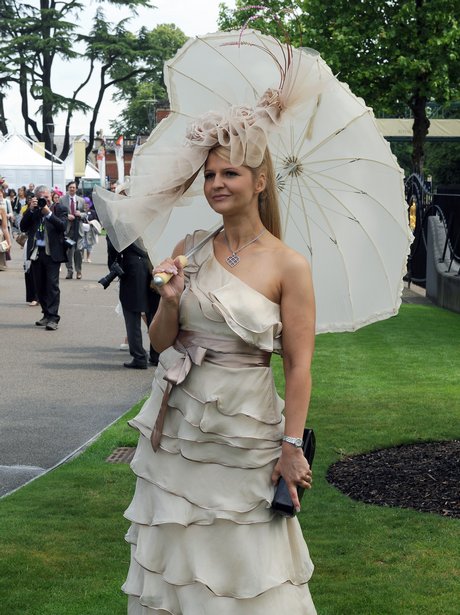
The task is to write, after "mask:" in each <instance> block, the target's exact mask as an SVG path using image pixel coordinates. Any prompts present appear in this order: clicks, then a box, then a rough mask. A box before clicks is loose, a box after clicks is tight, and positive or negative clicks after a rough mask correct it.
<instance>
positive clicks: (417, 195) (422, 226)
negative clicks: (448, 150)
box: [405, 173, 460, 286]
mask: <svg viewBox="0 0 460 615" xmlns="http://www.w3.org/2000/svg"><path fill="white" fill-rule="evenodd" d="M405 192H406V202H407V205H408V217H409V223H410V225H411V228H412V231H413V233H414V241H413V243H412V246H411V252H410V255H409V258H408V262H407V275H406V279H407V281H408V283H409V285H410V283H411V282H414V283H415V284H420V285H422V286H424V285H425V283H426V253H427V220H428V217H429V216H433V215H436V216H437V217H438V219H439V220H440V222H441V223H442V225H443V227H444V231H445V237H446V239H445V243H444V246H443V250H442V257H441V258H440V259H439V260H440V262H445V260H446V256H447V251H448V250H449V257H448V259H449V264H448V268H447V270H446V272H451V270H452V266H453V264H454V262H457V263H458V262H460V254H459V253H458V252H459V251H460V233H458V234H457V235H456V236H454V233H453V232H452V230H451V228H449V224H448V223H447V220H446V216H445V214H444V211H443V210H442V208H441V207H439V205H437V204H435V203H433V197H434V196H447V195H443V194H439V193H436V195H434V194H433V192H432V186H431V183H430V182H427V181H424V180H423V179H422V178H421V177H420V175H418V174H416V173H413V174H412V175H410V176H409V177H408V178H407V179H406V181H405ZM448 196H459V197H460V195H448ZM457 275H460V269H459V271H458V272H457Z"/></svg>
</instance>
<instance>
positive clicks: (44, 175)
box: [0, 134, 65, 189]
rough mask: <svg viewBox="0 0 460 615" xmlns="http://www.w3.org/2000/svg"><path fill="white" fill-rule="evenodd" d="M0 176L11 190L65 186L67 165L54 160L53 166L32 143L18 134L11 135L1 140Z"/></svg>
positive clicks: (56, 159)
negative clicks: (41, 186) (33, 186)
mask: <svg viewBox="0 0 460 615" xmlns="http://www.w3.org/2000/svg"><path fill="white" fill-rule="evenodd" d="M0 175H2V176H3V177H4V178H5V179H6V181H7V183H8V186H9V187H10V188H16V189H17V188H18V187H19V186H23V185H25V186H28V185H29V183H30V182H33V183H34V184H35V185H36V186H37V185H39V184H45V185H47V186H56V185H57V186H59V187H60V188H61V189H62V188H64V186H65V165H64V164H63V162H62V161H61V160H60V159H58V158H56V157H55V158H54V161H53V164H51V161H50V160H47V159H46V158H45V157H44V156H42V155H41V154H39V153H38V152H36V151H35V150H34V149H33V146H32V143H31V142H30V141H29V140H28V139H27V138H26V137H21V136H19V135H17V134H11V135H7V136H6V137H4V138H3V139H2V140H0Z"/></svg>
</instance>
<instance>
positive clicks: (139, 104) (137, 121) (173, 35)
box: [111, 24, 187, 136]
mask: <svg viewBox="0 0 460 615" xmlns="http://www.w3.org/2000/svg"><path fill="white" fill-rule="evenodd" d="M139 39H140V41H141V45H142V49H143V50H144V55H143V63H144V65H145V67H146V71H147V69H148V72H146V74H145V75H142V76H139V75H134V76H133V77H132V78H130V79H127V80H125V81H123V82H121V83H119V84H118V93H117V94H116V96H115V99H116V100H119V101H124V102H125V103H126V106H125V108H124V110H123V111H122V112H121V114H120V117H119V118H118V119H117V120H115V121H113V122H111V128H112V129H113V130H114V132H115V133H117V134H125V135H128V136H134V135H139V134H148V133H149V132H150V131H151V130H152V128H153V126H154V123H155V117H154V114H155V110H156V108H157V107H158V106H160V105H161V106H165V107H167V106H168V101H167V92H166V86H165V82H164V74H163V68H164V63H165V61H166V60H169V59H170V58H172V57H173V56H174V54H175V53H176V52H177V50H178V49H179V48H180V47H182V45H184V43H185V42H186V40H187V37H186V35H185V34H184V33H183V32H182V31H181V30H180V29H179V28H177V27H176V26H175V25H174V24H162V25H160V26H157V27H156V28H154V29H153V30H151V31H148V30H146V29H145V28H144V29H142V30H141V31H140V32H139ZM113 72H114V74H116V71H113Z"/></svg>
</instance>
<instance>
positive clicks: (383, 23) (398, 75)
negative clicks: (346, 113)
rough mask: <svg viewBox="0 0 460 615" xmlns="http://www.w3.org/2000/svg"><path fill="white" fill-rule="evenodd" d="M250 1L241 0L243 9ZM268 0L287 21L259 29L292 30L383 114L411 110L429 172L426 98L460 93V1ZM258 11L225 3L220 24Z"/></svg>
mask: <svg viewBox="0 0 460 615" xmlns="http://www.w3.org/2000/svg"><path fill="white" fill-rule="evenodd" d="M250 4H252V3H251V2H249V1H246V0H237V7H245V6H248V5H250ZM262 4H263V5H265V6H267V7H268V8H270V9H273V10H272V13H273V14H275V15H278V17H279V18H281V22H282V27H281V26H280V23H279V22H276V21H274V20H273V19H272V20H271V21H270V20H268V21H267V19H258V20H255V21H253V22H252V24H253V25H254V27H256V28H257V29H260V30H261V31H264V32H267V28H268V32H270V33H273V31H274V30H275V32H276V34H277V35H278V36H279V37H281V38H283V37H284V34H285V32H287V33H288V34H289V36H290V38H291V41H292V43H293V44H294V45H300V44H301V45H303V46H308V47H313V48H315V49H317V50H318V51H319V52H320V53H321V55H322V56H323V58H324V59H325V61H326V62H327V63H328V64H329V65H330V67H331V69H332V71H333V72H334V73H335V74H338V75H339V78H340V79H341V80H342V81H346V82H348V83H349V85H350V87H351V89H352V90H353V92H354V93H355V94H357V95H359V96H362V97H363V98H364V99H365V100H366V102H367V104H369V105H370V106H372V107H374V109H375V111H376V113H377V114H390V115H395V114H397V115H399V114H403V113H404V111H405V109H406V108H407V107H409V108H410V110H411V112H412V116H413V118H414V124H413V143H412V146H413V147H412V166H413V170H415V171H416V172H418V173H420V174H422V173H423V165H424V145H425V141H426V135H427V133H428V128H429V125H430V123H429V119H428V115H427V104H428V103H429V102H430V101H433V100H434V101H436V102H438V103H440V104H443V103H445V102H448V101H450V100H455V99H458V98H459V96H460V92H459V82H460V51H459V50H460V24H459V15H460V0H386V1H385V2H381V1H380V0H335V1H334V2H324V1H323V0H299V1H293V0H285V1H279V0H276V2H271V1H269V0H266V1H265V2H264V1H263V2H262ZM251 13H254V9H248V11H241V12H236V13H232V11H230V10H229V9H228V8H227V7H226V6H225V5H221V8H220V16H219V26H220V27H221V28H222V29H230V28H234V27H235V26H236V27H239V26H241V24H243V23H244V22H245V20H246V19H247V18H248V16H249V15H250V14H251ZM294 15H297V17H295V18H294ZM267 23H268V26H267ZM252 24H251V25H252ZM299 26H300V28H299ZM300 31H302V32H303V34H302V36H300Z"/></svg>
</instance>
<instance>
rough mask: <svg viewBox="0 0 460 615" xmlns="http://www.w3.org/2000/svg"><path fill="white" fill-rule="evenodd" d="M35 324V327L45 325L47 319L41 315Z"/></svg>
mask: <svg viewBox="0 0 460 615" xmlns="http://www.w3.org/2000/svg"><path fill="white" fill-rule="evenodd" d="M35 324H36V325H37V327H46V325H47V324H48V319H47V318H45V316H43V318H41V319H40V320H37V321H36V323H35Z"/></svg>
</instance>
